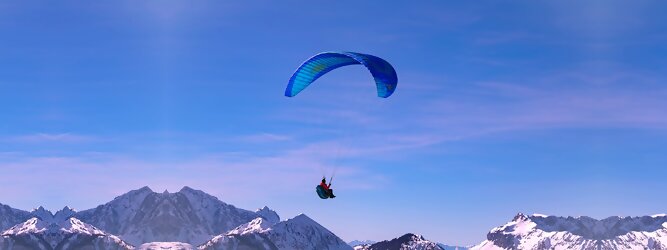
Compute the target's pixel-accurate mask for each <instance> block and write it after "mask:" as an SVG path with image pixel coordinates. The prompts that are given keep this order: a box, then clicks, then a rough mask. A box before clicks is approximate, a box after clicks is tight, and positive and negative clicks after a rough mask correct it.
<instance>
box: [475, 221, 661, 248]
mask: <svg viewBox="0 0 667 250" xmlns="http://www.w3.org/2000/svg"><path fill="white" fill-rule="evenodd" d="M471 249H473V250H496V249H535V250H539V249H554V250H560V249H586V250H588V249H591V250H593V249H595V250H618V249H637V250H639V249H655V250H657V249H667V215H665V214H659V215H653V216H641V217H618V216H613V217H609V218H606V219H603V220H597V219H593V218H590V217H586V216H581V217H557V216H546V215H540V214H534V215H530V216H528V215H524V214H522V213H519V214H517V215H516V216H515V217H514V219H512V221H510V222H508V223H507V224H505V225H503V226H500V227H496V228H493V229H492V230H491V232H489V233H488V234H487V236H486V240H485V241H483V242H482V243H480V244H479V245H476V246H474V247H472V248H471Z"/></svg>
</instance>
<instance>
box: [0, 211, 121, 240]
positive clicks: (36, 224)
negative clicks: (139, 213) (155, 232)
mask: <svg viewBox="0 0 667 250" xmlns="http://www.w3.org/2000/svg"><path fill="white" fill-rule="evenodd" d="M74 214H75V211H74V210H72V209H70V208H69V207H65V208H63V209H62V210H60V211H58V212H56V214H55V215H53V214H51V212H49V211H47V210H45V209H44V208H42V207H40V208H38V209H37V210H34V211H33V212H32V213H31V215H33V216H34V217H32V218H29V219H28V220H26V221H24V222H22V223H19V224H17V225H14V226H13V227H11V228H9V229H7V230H5V231H3V232H2V233H1V234H0V235H1V237H0V249H44V250H50V249H132V248H133V247H132V246H131V245H129V244H127V243H125V242H123V241H122V240H121V239H120V238H118V237H117V236H114V235H111V234H108V233H106V232H104V231H102V230H99V229H97V228H95V227H93V226H91V225H88V224H86V223H83V222H81V221H80V220H78V219H76V218H74V217H72V215H74Z"/></svg>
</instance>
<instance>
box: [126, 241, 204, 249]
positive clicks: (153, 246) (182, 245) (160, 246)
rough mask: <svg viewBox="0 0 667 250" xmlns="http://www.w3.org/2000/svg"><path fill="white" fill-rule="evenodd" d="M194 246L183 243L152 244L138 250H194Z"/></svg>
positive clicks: (143, 245) (144, 245)
mask: <svg viewBox="0 0 667 250" xmlns="http://www.w3.org/2000/svg"><path fill="white" fill-rule="evenodd" d="M193 249H195V248H194V247H193V246H192V245H190V244H188V243H183V242H150V243H144V244H142V245H141V246H139V247H138V248H137V250H193Z"/></svg>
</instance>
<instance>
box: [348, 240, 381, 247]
mask: <svg viewBox="0 0 667 250" xmlns="http://www.w3.org/2000/svg"><path fill="white" fill-rule="evenodd" d="M375 242H376V241H372V240H353V241H350V242H348V243H347V244H348V245H350V246H351V247H355V246H358V245H371V244H373V243H375Z"/></svg>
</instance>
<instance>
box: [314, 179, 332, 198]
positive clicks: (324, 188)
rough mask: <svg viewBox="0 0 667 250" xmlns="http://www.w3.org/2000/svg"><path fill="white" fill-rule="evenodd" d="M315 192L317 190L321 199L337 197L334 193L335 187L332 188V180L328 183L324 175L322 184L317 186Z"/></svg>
mask: <svg viewBox="0 0 667 250" xmlns="http://www.w3.org/2000/svg"><path fill="white" fill-rule="evenodd" d="M315 192H317V195H318V196H320V198H321V199H328V198H332V199H333V198H336V196H335V195H334V194H333V189H331V181H329V184H327V180H326V179H325V178H324V177H322V182H321V183H320V185H317V187H315Z"/></svg>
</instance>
